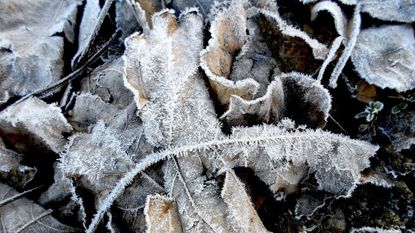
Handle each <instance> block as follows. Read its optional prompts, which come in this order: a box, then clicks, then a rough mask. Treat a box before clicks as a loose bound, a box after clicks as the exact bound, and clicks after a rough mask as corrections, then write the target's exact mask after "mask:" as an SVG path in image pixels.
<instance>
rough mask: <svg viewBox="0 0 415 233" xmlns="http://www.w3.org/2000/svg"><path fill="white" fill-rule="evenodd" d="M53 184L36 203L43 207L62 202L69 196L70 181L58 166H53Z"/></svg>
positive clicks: (56, 164)
mask: <svg viewBox="0 0 415 233" xmlns="http://www.w3.org/2000/svg"><path fill="white" fill-rule="evenodd" d="M54 172H55V174H54V176H53V181H54V182H53V184H52V185H51V186H50V187H49V188H48V190H46V191H45V192H44V193H42V195H41V196H40V197H39V200H38V202H39V203H40V204H42V205H45V204H47V203H50V202H59V201H62V200H63V199H64V198H65V197H68V196H69V195H70V194H71V180H70V179H69V178H68V177H66V176H65V174H64V173H63V170H62V169H60V167H59V164H58V163H55V164H54Z"/></svg>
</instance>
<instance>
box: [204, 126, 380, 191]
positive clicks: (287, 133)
mask: <svg viewBox="0 0 415 233" xmlns="http://www.w3.org/2000/svg"><path fill="white" fill-rule="evenodd" d="M287 124H288V125H291V126H290V127H292V122H289V121H288V122H287V121H286V120H285V121H283V122H282V123H281V124H280V125H279V126H266V125H264V126H255V127H249V128H233V131H232V135H231V137H230V138H229V139H227V140H226V142H225V141H222V142H220V144H219V145H212V146H215V147H217V148H219V150H220V151H221V152H220V153H219V154H220V155H222V156H220V160H218V161H217V163H218V164H217V165H216V166H218V168H219V169H223V168H221V166H222V165H221V163H224V164H225V168H232V167H250V168H252V169H253V170H254V171H255V174H256V175H257V176H258V177H259V178H260V179H262V180H263V181H264V182H265V183H266V184H268V185H269V187H270V189H271V190H272V191H274V192H277V191H278V190H280V189H281V188H282V187H283V186H285V185H286V184H290V179H291V177H290V176H293V178H295V177H296V176H298V174H299V175H300V177H301V176H302V174H304V173H305V172H307V171H308V172H311V173H315V176H316V179H317V182H318V184H319V189H320V190H324V191H328V192H332V193H336V194H343V195H349V194H350V193H351V191H353V190H354V188H355V186H356V184H358V183H359V182H360V181H359V180H360V171H362V170H363V169H364V168H366V167H368V166H369V158H370V157H372V156H373V155H374V154H375V152H376V150H377V148H378V147H376V146H373V145H371V144H370V143H367V142H363V141H358V140H353V139H349V138H347V137H344V136H341V135H335V134H331V133H328V132H324V131H321V130H316V131H314V130H309V129H306V130H304V129H297V130H295V129H291V130H287V129H286V128H285V127H286V126H284V125H287ZM213 143H214V142H212V144H213ZM218 143H219V142H218ZM222 143H223V144H224V145H223V147H222ZM225 145H226V146H225ZM205 148H209V147H208V146H206V145H205ZM221 148H223V150H221ZM219 161H220V162H219ZM304 165H306V166H304ZM293 180H294V181H297V182H298V179H297V178H295V179H293Z"/></svg>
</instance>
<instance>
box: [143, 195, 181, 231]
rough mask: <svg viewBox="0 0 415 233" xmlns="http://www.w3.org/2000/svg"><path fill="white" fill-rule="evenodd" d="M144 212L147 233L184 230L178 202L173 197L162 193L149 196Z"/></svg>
mask: <svg viewBox="0 0 415 233" xmlns="http://www.w3.org/2000/svg"><path fill="white" fill-rule="evenodd" d="M144 212H145V215H146V224H147V233H158V232H167V233H176V232H182V227H181V224H180V219H179V216H178V214H177V207H176V203H175V202H174V200H173V199H171V198H168V197H165V196H161V195H152V196H148V197H147V202H146V207H145V210H144Z"/></svg>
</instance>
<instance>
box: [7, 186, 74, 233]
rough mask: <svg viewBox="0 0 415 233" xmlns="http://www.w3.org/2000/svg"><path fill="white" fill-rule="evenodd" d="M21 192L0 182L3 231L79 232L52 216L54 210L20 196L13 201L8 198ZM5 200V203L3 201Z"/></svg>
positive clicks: (23, 232) (25, 232) (26, 232)
mask: <svg viewBox="0 0 415 233" xmlns="http://www.w3.org/2000/svg"><path fill="white" fill-rule="evenodd" d="M16 195H19V193H18V192H17V191H16V190H14V189H13V188H11V187H9V186H7V185H5V184H2V183H0V196H1V197H2V200H0V203H1V204H0V223H1V226H2V231H3V232H22V233H29V232H39V233H40V232H45V233H52V232H78V231H79V229H75V228H72V227H69V226H67V225H64V224H62V223H60V222H58V221H57V220H56V219H55V218H53V217H52V216H51V213H52V211H51V210H46V209H44V208H43V207H41V206H39V205H37V204H36V203H34V202H33V201H31V200H29V199H26V198H20V199H17V200H14V201H13V202H10V203H9V202H7V199H9V198H13V196H16ZM3 202H5V203H3Z"/></svg>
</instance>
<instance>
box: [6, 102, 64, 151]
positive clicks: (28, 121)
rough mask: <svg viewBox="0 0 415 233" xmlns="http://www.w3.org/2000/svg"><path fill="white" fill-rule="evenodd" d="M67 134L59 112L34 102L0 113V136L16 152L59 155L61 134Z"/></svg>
mask: <svg viewBox="0 0 415 233" xmlns="http://www.w3.org/2000/svg"><path fill="white" fill-rule="evenodd" d="M71 130H72V127H71V126H70V125H69V124H68V122H67V121H66V119H65V117H64V116H63V115H62V113H61V110H60V108H58V107H56V106H55V105H51V104H46V103H45V102H43V101H42V100H40V99H38V98H30V99H27V100H26V101H24V102H22V103H19V104H17V105H14V106H12V107H9V108H8V109H6V110H5V111H3V112H1V113H0V132H1V135H2V137H3V138H4V139H7V140H8V141H9V142H10V143H11V144H13V145H14V147H15V148H16V149H17V150H18V151H23V152H28V151H30V150H31V149H36V150H44V151H52V152H55V153H59V152H60V151H61V150H62V147H63V145H64V144H65V139H64V137H63V135H62V134H63V133H68V132H70V131H71ZM28 141H29V142H31V143H27V142H28ZM29 147H30V148H29Z"/></svg>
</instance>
